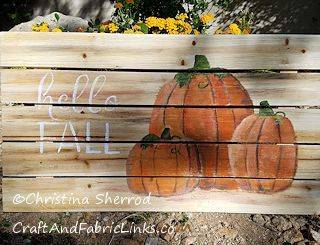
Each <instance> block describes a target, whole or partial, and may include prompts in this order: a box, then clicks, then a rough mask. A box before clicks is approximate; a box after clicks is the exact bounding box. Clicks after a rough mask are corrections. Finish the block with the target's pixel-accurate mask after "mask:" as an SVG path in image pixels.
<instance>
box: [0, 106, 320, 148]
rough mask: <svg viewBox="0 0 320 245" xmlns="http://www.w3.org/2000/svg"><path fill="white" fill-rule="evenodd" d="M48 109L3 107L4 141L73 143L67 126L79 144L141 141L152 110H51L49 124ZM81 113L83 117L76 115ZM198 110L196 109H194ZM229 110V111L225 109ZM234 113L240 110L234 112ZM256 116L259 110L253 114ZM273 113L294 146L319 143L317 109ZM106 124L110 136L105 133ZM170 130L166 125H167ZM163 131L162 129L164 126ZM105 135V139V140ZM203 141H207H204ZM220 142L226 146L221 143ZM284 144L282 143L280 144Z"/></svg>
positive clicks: (282, 109) (173, 116)
mask: <svg viewBox="0 0 320 245" xmlns="http://www.w3.org/2000/svg"><path fill="white" fill-rule="evenodd" d="M50 108H51V106H48V105H41V106H22V105H17V106H4V107H3V108H2V110H3V118H2V127H3V140H35V141H39V140H49V141H61V140H75V139H74V136H73V132H72V130H71V128H70V127H71V126H70V124H67V123H69V122H71V124H72V127H73V129H74V131H75V133H76V136H77V138H78V140H79V141H81V140H82V141H83V140H86V137H87V136H88V135H89V134H90V137H91V138H88V139H87V141H94V140H100V141H101V140H103V141H104V140H105V139H106V137H107V138H109V140H110V141H140V140H141V139H142V138H143V137H144V136H145V135H147V134H148V129H149V122H150V118H151V113H152V108H136V107H121V108H120V107H117V108H115V109H114V110H113V111H106V110H105V109H104V108H94V109H95V110H96V109H99V110H100V112H98V113H90V112H89V108H88V107H83V109H82V108H76V110H77V111H78V112H74V111H73V109H72V108H69V109H68V110H67V111H66V110H63V109H65V108H63V109H61V107H52V115H53V117H54V118H56V119H57V120H52V119H51V118H50V116H49V110H50ZM81 110H83V113H79V112H80V111H81ZM182 110H184V109H183V108H176V109H175V112H176V113H172V114H171V116H170V120H172V121H174V120H180V119H179V118H178V117H179V112H181V111H182ZM196 110H198V109H196ZM216 110H217V112H218V113H219V112H223V111H224V110H225V109H223V108H217V109H216ZM228 110H230V109H228ZM233 110H234V111H235V112H237V111H239V110H243V109H239V108H234V109H233ZM255 111H256V113H258V109H256V110H255ZM276 111H283V112H285V113H286V115H287V117H288V118H289V119H290V120H291V121H292V124H293V126H294V128H295V132H296V136H297V138H296V142H298V143H320V128H319V126H318V122H319V121H320V110H319V109H293V108H279V109H277V110H276ZM227 120H228V119H222V120H221V123H224V122H225V123H228V121H227ZM40 122H44V123H45V124H44V131H43V132H44V134H43V137H42V138H40V124H39V123H40ZM87 122H90V133H88V131H87ZM106 123H108V127H109V133H107V132H108V130H106ZM66 124H67V130H66V132H65V137H64V139H62V135H63V132H64V129H65V127H66ZM166 126H169V124H166ZM163 127H165V125H163ZM106 134H107V136H106ZM203 141H206V139H203ZM221 142H229V141H228V140H223V139H222V140H221ZM283 143H285V142H283ZM286 143H291V142H286Z"/></svg>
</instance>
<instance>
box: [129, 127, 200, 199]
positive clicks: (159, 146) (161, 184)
mask: <svg viewBox="0 0 320 245" xmlns="http://www.w3.org/2000/svg"><path fill="white" fill-rule="evenodd" d="M164 140H166V143H162V142H161V141H164ZM167 140H172V137H171V136H170V130H169V129H165V130H164V131H163V133H162V136H161V138H160V137H158V136H155V135H152V134H150V135H147V136H146V137H145V138H144V139H143V141H159V142H156V143H153V144H151V143H141V144H136V145H135V146H134V147H133V149H132V150H131V152H130V154H129V157H128V160H127V176H136V177H128V178H127V182H128V186H129V189H130V190H131V191H132V192H134V193H137V194H149V193H150V192H151V195H153V196H162V197H166V196H173V195H179V194H184V193H187V192H190V191H192V190H194V189H195V188H196V187H197V186H198V178H188V177H190V176H196V177H197V176H199V169H200V166H199V161H198V155H197V150H196V146H195V145H189V144H181V143H180V144H179V143H178V142H177V143H174V141H173V142H172V143H171V142H167ZM137 176H138V177H137ZM166 176H167V177H166ZM183 176H187V177H185V178H183Z"/></svg>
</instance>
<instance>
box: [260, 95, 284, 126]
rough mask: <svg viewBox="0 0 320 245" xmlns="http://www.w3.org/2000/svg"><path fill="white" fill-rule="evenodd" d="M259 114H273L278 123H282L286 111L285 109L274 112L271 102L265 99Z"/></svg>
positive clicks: (261, 103)
mask: <svg viewBox="0 0 320 245" xmlns="http://www.w3.org/2000/svg"><path fill="white" fill-rule="evenodd" d="M260 106H261V107H260V109H259V116H272V117H273V118H274V120H275V121H276V123H277V124H280V123H281V122H282V120H283V118H285V117H286V113H284V112H283V111H278V112H274V111H273V109H272V108H271V106H270V105H269V102H268V101H266V100H264V101H261V102H260Z"/></svg>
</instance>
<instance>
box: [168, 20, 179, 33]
mask: <svg viewBox="0 0 320 245" xmlns="http://www.w3.org/2000/svg"><path fill="white" fill-rule="evenodd" d="M166 30H167V32H168V33H169V34H178V33H179V32H178V27H177V25H176V20H175V19H174V18H167V19H166Z"/></svg>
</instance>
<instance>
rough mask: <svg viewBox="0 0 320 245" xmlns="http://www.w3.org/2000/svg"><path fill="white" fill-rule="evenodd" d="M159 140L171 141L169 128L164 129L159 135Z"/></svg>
mask: <svg viewBox="0 0 320 245" xmlns="http://www.w3.org/2000/svg"><path fill="white" fill-rule="evenodd" d="M161 139H163V140H171V133H170V128H165V129H164V130H163V132H162V134H161Z"/></svg>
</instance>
